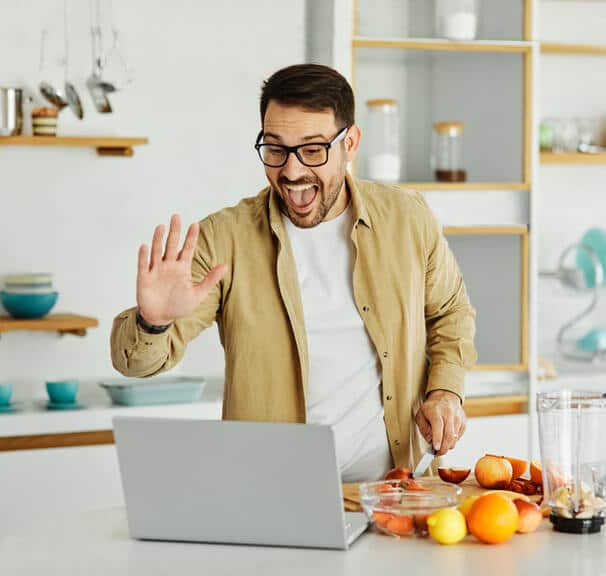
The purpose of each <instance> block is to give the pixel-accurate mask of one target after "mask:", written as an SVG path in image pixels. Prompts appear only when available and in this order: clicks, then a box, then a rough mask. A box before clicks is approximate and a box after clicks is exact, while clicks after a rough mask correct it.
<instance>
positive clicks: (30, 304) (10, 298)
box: [0, 291, 59, 318]
mask: <svg viewBox="0 0 606 576" xmlns="http://www.w3.org/2000/svg"><path fill="white" fill-rule="evenodd" d="M58 296H59V293H58V292H49V293H47V294H27V293H25V294H15V293H12V292H4V291H2V292H0V300H2V306H4V308H5V309H6V311H7V312H8V313H9V314H10V315H11V316H12V317H13V318H42V317H43V316H46V315H47V314H48V313H49V312H50V311H51V310H52V308H53V306H54V305H55V304H56V302H57V297H58Z"/></svg>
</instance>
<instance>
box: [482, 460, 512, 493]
mask: <svg viewBox="0 0 606 576" xmlns="http://www.w3.org/2000/svg"><path fill="white" fill-rule="evenodd" d="M474 474H475V476H476V480H477V481H478V484H479V485H480V486H482V488H492V489H496V490H501V489H505V488H507V486H509V483H510V482H511V478H512V476H513V468H512V466H511V462H509V461H508V460H506V459H505V458H500V457H499V456H482V458H480V459H479V460H478V461H477V462H476V467H475V470H474Z"/></svg>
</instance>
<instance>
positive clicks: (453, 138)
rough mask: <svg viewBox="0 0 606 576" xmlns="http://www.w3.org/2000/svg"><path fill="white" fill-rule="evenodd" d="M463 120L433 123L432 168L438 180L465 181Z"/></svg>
mask: <svg viewBox="0 0 606 576" xmlns="http://www.w3.org/2000/svg"><path fill="white" fill-rule="evenodd" d="M464 128H465V125H464V124H463V123H462V122H436V123H435V124H434V125H433V157H432V168H433V170H434V175H435V178H436V180H437V181H438V182H465V181H466V180H467V172H466V171H465V170H464V168H463V130H464Z"/></svg>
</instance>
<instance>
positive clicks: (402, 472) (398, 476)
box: [384, 466, 412, 480]
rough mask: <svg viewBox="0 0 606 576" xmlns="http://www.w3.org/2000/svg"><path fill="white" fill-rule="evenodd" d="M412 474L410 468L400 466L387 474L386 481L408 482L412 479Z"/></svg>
mask: <svg viewBox="0 0 606 576" xmlns="http://www.w3.org/2000/svg"><path fill="white" fill-rule="evenodd" d="M411 475H412V474H411V472H410V470H409V469H408V468H404V467H402V466H399V467H397V468H392V469H391V470H390V471H389V472H388V473H387V474H385V478H384V479H385V480H408V479H409V478H410V477H411Z"/></svg>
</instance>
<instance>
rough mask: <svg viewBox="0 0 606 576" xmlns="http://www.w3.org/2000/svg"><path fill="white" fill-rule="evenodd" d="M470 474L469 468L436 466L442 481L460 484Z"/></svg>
mask: <svg viewBox="0 0 606 576" xmlns="http://www.w3.org/2000/svg"><path fill="white" fill-rule="evenodd" d="M469 474H471V470H470V469H469V468H445V467H440V468H438V475H439V476H440V478H442V480H444V482H450V483H451V484H460V483H461V482H463V480H465V479H466V478H467V476H469Z"/></svg>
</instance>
